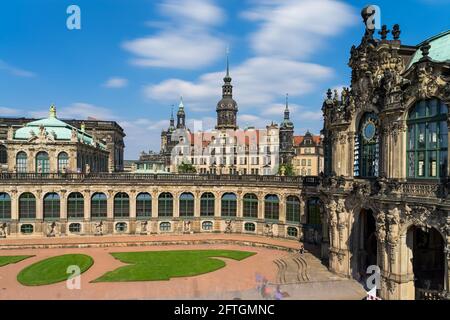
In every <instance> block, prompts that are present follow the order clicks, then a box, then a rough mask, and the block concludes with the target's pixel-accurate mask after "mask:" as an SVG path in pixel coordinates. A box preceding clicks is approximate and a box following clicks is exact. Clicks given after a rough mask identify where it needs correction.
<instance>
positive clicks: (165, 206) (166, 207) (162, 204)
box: [158, 192, 173, 217]
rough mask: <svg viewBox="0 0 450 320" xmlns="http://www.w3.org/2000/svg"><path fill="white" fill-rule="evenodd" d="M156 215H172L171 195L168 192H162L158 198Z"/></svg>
mask: <svg viewBox="0 0 450 320" xmlns="http://www.w3.org/2000/svg"><path fill="white" fill-rule="evenodd" d="M158 216H159V217H172V216H173V196H172V194H171V193H169V192H163V193H161V194H160V195H159V198H158Z"/></svg>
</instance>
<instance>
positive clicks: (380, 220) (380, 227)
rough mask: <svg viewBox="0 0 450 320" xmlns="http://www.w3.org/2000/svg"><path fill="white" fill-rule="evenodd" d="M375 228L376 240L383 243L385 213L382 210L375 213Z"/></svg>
mask: <svg viewBox="0 0 450 320" xmlns="http://www.w3.org/2000/svg"><path fill="white" fill-rule="evenodd" d="M376 230H377V231H376V232H377V238H378V241H380V242H381V243H384V242H385V241H386V214H385V213H384V212H383V211H380V212H379V213H378V214H377V218H376Z"/></svg>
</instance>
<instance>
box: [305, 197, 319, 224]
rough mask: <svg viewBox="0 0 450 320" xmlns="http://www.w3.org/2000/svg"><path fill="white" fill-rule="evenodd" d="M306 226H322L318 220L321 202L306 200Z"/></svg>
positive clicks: (313, 199)
mask: <svg viewBox="0 0 450 320" xmlns="http://www.w3.org/2000/svg"><path fill="white" fill-rule="evenodd" d="M307 205H308V224H312V225H320V224H322V222H321V219H320V209H321V206H322V202H321V201H320V199H317V198H312V199H308V203H307Z"/></svg>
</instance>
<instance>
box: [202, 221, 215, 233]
mask: <svg viewBox="0 0 450 320" xmlns="http://www.w3.org/2000/svg"><path fill="white" fill-rule="evenodd" d="M202 229H203V230H205V231H210V230H212V229H213V222H212V221H203V222H202Z"/></svg>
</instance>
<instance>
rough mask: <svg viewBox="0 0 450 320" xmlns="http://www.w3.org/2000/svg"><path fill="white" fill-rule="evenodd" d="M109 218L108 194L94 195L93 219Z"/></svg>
mask: <svg viewBox="0 0 450 320" xmlns="http://www.w3.org/2000/svg"><path fill="white" fill-rule="evenodd" d="M107 216H108V201H107V198H106V194H104V193H94V194H93V195H92V198H91V217H92V218H97V219H98V218H106V217H107Z"/></svg>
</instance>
